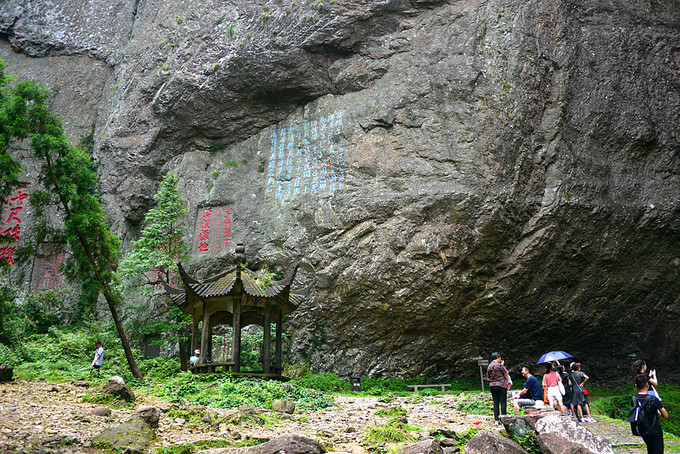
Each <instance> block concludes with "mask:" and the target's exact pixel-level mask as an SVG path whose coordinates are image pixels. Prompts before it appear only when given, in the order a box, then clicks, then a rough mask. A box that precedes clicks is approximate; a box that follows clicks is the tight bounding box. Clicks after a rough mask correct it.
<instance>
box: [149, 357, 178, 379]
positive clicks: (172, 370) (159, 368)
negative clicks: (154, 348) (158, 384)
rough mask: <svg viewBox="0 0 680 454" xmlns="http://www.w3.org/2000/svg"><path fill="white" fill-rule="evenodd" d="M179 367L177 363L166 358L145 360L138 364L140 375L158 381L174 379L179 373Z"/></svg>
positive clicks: (172, 359)
mask: <svg viewBox="0 0 680 454" xmlns="http://www.w3.org/2000/svg"><path fill="white" fill-rule="evenodd" d="M180 367H181V366H180V364H179V361H177V360H176V359H174V358H169V357H167V356H161V357H158V358H150V359H145V360H143V361H140V363H139V370H140V372H141V373H142V375H144V376H145V377H147V378H151V379H154V380H158V381H163V380H167V379H168V378H170V377H174V376H175V375H177V374H178V373H179V372H180Z"/></svg>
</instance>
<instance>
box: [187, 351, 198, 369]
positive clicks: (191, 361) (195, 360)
mask: <svg viewBox="0 0 680 454" xmlns="http://www.w3.org/2000/svg"><path fill="white" fill-rule="evenodd" d="M200 359H201V351H200V350H199V349H196V350H194V356H192V357H191V358H189V365H190V366H192V367H193V366H195V365H196V363H198V361H199V360H200Z"/></svg>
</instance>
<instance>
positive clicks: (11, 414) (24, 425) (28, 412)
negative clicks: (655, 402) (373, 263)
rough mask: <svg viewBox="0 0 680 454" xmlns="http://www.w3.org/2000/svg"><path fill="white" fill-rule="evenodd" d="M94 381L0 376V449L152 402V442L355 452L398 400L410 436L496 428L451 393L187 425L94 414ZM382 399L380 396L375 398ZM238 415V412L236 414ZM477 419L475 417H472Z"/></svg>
mask: <svg viewBox="0 0 680 454" xmlns="http://www.w3.org/2000/svg"><path fill="white" fill-rule="evenodd" d="M98 390H99V388H97V387H93V388H84V387H78V386H75V385H74V384H70V383H58V384H55V383H48V382H45V381H26V380H16V381H14V382H9V383H0V453H20V452H26V453H29V452H39V453H41V454H47V453H63V454H66V453H94V452H99V451H97V450H94V449H91V448H89V441H90V439H91V438H92V437H93V436H95V435H97V434H99V433H100V432H101V431H102V430H104V429H105V428H107V427H112V426H117V425H119V424H121V423H122V422H124V421H126V420H127V419H128V418H130V417H131V416H132V415H133V413H134V410H135V408H136V407H138V406H139V405H154V406H157V407H159V408H161V410H162V411H163V413H162V416H161V420H160V426H159V428H158V429H157V435H158V439H157V441H156V444H155V445H154V446H153V447H152V449H150V450H149V452H155V449H153V448H156V447H160V446H172V445H177V444H181V443H191V442H196V441H200V440H213V439H223V440H227V441H229V442H233V443H238V442H243V441H245V440H269V439H272V438H276V437H277V436H281V435H284V434H299V435H304V436H307V437H310V438H315V439H317V440H319V441H321V443H322V444H323V445H324V446H326V448H327V449H328V450H330V451H338V452H348V453H353V454H363V453H365V452H366V451H367V450H368V449H369V448H370V447H371V443H369V442H368V441H367V440H365V437H364V434H365V431H366V429H367V428H369V427H370V426H373V425H381V424H384V423H385V422H386V421H387V419H388V418H387V417H386V416H379V415H376V411H378V410H380V409H382V408H389V407H398V406H400V407H402V408H404V409H405V410H406V411H407V416H406V417H407V419H408V424H409V425H411V426H414V427H416V428H417V429H418V431H417V432H416V433H414V434H413V435H414V436H419V437H423V438H424V437H427V436H428V435H429V433H430V431H432V430H435V429H447V430H452V431H456V432H460V431H463V430H465V429H466V428H468V427H471V426H473V425H477V426H478V427H480V428H483V429H488V430H501V431H502V430H503V429H502V428H501V429H499V428H498V427H496V426H494V425H493V420H492V417H491V416H490V415H482V416H480V415H469V414H466V413H461V412H459V411H457V410H456V404H457V401H458V400H459V398H460V397H459V396H458V395H454V394H445V395H440V396H432V397H422V396H416V395H413V396H409V397H396V398H394V400H392V401H391V402H381V401H379V399H378V398H377V397H345V396H341V397H336V398H335V405H334V406H333V407H332V408H328V409H325V410H320V411H301V410H300V409H297V410H296V411H295V413H293V414H291V415H288V414H283V413H276V412H271V411H267V410H263V409H256V410H255V417H253V418H243V419H242V420H241V421H240V422H239V421H234V419H233V418H234V417H235V416H237V415H239V411H238V410H236V409H213V408H200V407H193V408H194V409H198V410H200V411H201V412H202V413H203V414H207V415H209V416H210V417H209V418H208V417H207V416H206V417H205V421H203V422H201V423H200V424H190V423H189V422H188V421H186V420H185V419H183V418H179V417H170V416H169V413H168V410H170V409H171V408H173V406H172V405H171V404H169V403H167V402H164V401H161V400H158V399H155V398H152V397H149V396H145V395H141V394H139V393H138V395H137V400H136V402H135V405H134V407H129V408H111V413H110V415H108V416H96V415H94V414H93V410H94V409H95V408H96V407H98V405H95V404H92V403H88V402H85V401H84V399H83V397H84V396H85V395H86V394H88V393H89V394H94V393H97V392H98ZM383 400H384V399H383ZM237 419H238V418H237ZM475 423H477V424H475ZM589 428H590V429H591V430H593V432H596V433H597V434H599V435H602V436H605V437H607V438H610V439H612V440H613V441H614V444H615V450H616V452H619V453H637V452H643V451H641V450H640V449H639V447H638V446H631V445H633V444H635V443H636V442H637V443H639V441H640V440H639V439H637V438H636V437H631V436H630V435H628V433H627V432H626V427H624V426H622V425H620V424H615V423H611V422H603V421H598V422H597V423H595V424H589Z"/></svg>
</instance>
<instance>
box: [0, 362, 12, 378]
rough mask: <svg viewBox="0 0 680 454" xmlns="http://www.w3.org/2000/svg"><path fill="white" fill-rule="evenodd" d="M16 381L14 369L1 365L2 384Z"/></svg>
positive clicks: (0, 376)
mask: <svg viewBox="0 0 680 454" xmlns="http://www.w3.org/2000/svg"><path fill="white" fill-rule="evenodd" d="M12 380H14V368H13V367H12V366H9V365H7V364H0V382H3V381H12Z"/></svg>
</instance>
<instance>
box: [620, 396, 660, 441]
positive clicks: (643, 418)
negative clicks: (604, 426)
mask: <svg viewBox="0 0 680 454" xmlns="http://www.w3.org/2000/svg"><path fill="white" fill-rule="evenodd" d="M652 399H654V397H652ZM649 402H650V399H649V397H647V398H646V399H642V400H640V399H638V398H637V396H635V397H633V406H632V407H630V410H629V412H628V419H627V421H628V422H629V423H630V430H631V432H633V435H637V436H640V437H645V436H647V435H652V434H653V433H654V431H655V429H654V426H655V425H656V419H657V416H656V414H655V415H654V418H653V419H652V420H651V421H650V420H649V418H648V417H647V414H646V413H645V411H644V408H645V407H646V406H647V405H648V404H649Z"/></svg>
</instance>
